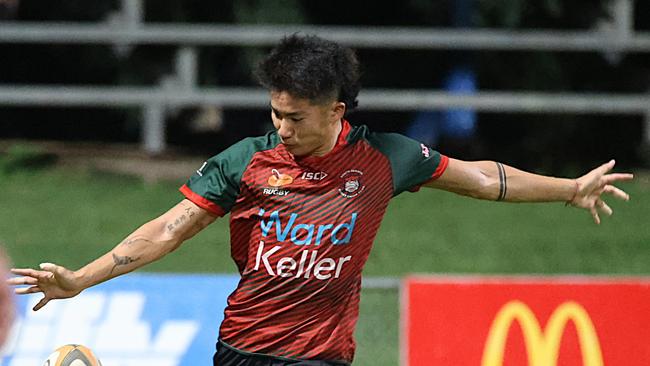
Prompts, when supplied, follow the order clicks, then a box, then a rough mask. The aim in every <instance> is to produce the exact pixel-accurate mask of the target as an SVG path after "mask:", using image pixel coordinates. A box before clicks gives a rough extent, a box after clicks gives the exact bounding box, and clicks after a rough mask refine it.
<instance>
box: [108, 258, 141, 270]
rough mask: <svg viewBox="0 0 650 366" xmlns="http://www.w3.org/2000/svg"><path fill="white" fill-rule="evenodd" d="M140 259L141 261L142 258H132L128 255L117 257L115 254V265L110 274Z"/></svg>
mask: <svg viewBox="0 0 650 366" xmlns="http://www.w3.org/2000/svg"><path fill="white" fill-rule="evenodd" d="M138 259H140V257H137V258H131V257H129V256H128V255H125V256H120V255H115V253H113V262H114V263H115V265H114V266H113V268H111V273H110V274H113V271H114V270H115V268H117V267H118V266H126V265H128V264H131V263H133V262H135V261H137V260H138Z"/></svg>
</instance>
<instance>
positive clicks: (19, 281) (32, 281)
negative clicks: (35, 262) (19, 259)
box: [7, 277, 38, 286]
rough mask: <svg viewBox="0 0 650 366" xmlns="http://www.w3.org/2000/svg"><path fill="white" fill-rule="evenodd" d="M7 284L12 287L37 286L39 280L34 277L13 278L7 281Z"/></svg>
mask: <svg viewBox="0 0 650 366" xmlns="http://www.w3.org/2000/svg"><path fill="white" fill-rule="evenodd" d="M7 284H8V285H11V286H20V285H32V286H33V285H37V284H38V279H37V278H34V277H12V278H10V279H8V280H7Z"/></svg>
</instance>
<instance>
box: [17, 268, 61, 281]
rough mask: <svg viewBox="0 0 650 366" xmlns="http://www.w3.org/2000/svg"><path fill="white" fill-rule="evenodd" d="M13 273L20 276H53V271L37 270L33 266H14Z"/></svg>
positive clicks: (39, 277) (43, 277) (46, 277)
mask: <svg viewBox="0 0 650 366" xmlns="http://www.w3.org/2000/svg"><path fill="white" fill-rule="evenodd" d="M11 273H13V274H15V275H19V276H27V277H34V278H38V279H48V278H52V276H53V274H52V272H48V271H37V270H35V269H31V268H12V269H11Z"/></svg>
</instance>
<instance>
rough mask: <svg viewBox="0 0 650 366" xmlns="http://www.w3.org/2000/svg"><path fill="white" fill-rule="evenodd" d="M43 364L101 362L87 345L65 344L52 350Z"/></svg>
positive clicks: (65, 365) (92, 364)
mask: <svg viewBox="0 0 650 366" xmlns="http://www.w3.org/2000/svg"><path fill="white" fill-rule="evenodd" d="M43 366H102V363H101V362H100V361H99V359H98V358H97V357H95V355H93V353H92V351H91V350H89V349H88V348H87V347H84V346H81V345H78V344H66V345H65V346H61V347H59V348H57V349H56V351H54V352H52V354H51V355H50V357H48V358H47V360H45V363H43Z"/></svg>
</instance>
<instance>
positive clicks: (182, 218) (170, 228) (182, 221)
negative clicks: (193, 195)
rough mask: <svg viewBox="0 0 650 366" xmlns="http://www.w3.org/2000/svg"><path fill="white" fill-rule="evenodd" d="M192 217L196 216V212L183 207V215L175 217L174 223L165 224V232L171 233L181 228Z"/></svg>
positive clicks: (190, 208)
mask: <svg viewBox="0 0 650 366" xmlns="http://www.w3.org/2000/svg"><path fill="white" fill-rule="evenodd" d="M194 215H196V212H195V210H194V209H193V208H192V207H185V213H183V214H181V215H180V216H179V217H177V218H176V220H174V222H172V223H169V224H167V231H169V232H173V231H174V230H176V229H177V228H178V227H180V226H182V225H183V224H185V223H186V222H189V221H190V218H191V217H192V216H194Z"/></svg>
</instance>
